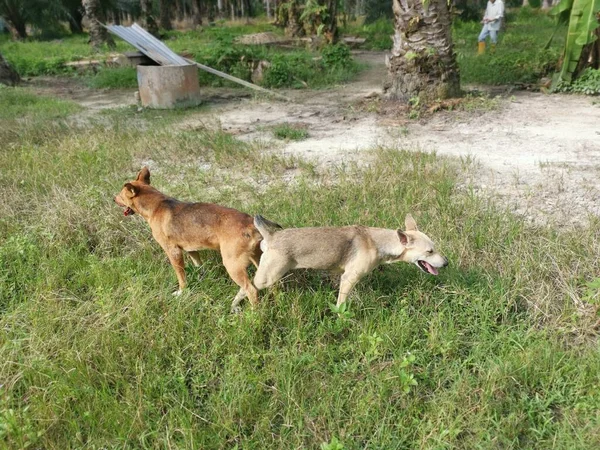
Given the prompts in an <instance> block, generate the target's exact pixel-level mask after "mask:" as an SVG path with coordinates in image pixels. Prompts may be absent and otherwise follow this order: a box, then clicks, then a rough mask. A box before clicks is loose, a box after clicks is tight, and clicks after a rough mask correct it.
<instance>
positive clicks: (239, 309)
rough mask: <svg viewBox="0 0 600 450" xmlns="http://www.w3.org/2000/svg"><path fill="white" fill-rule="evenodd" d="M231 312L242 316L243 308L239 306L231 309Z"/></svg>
mask: <svg viewBox="0 0 600 450" xmlns="http://www.w3.org/2000/svg"><path fill="white" fill-rule="evenodd" d="M229 312H230V313H231V314H241V312H242V308H241V307H240V306H239V305H235V306H232V307H231V310H230V311H229Z"/></svg>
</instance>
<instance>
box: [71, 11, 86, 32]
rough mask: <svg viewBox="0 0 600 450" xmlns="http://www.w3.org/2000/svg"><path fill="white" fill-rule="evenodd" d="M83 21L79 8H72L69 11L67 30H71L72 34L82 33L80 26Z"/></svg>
mask: <svg viewBox="0 0 600 450" xmlns="http://www.w3.org/2000/svg"><path fill="white" fill-rule="evenodd" d="M82 20H83V14H82V11H81V8H74V9H73V10H71V11H69V30H71V33H72V34H81V33H83V25H82V24H81V22H82Z"/></svg>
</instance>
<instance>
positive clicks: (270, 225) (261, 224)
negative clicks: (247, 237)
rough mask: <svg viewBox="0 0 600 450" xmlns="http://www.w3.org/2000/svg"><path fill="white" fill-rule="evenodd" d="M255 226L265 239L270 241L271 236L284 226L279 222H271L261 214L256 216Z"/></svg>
mask: <svg viewBox="0 0 600 450" xmlns="http://www.w3.org/2000/svg"><path fill="white" fill-rule="evenodd" d="M254 226H255V227H256V229H257V230H258V232H259V233H260V234H261V235H262V237H263V239H264V240H265V241H269V238H270V237H271V236H272V235H273V233H276V232H277V230H281V229H283V227H282V226H281V225H279V224H278V223H275V222H271V221H270V220H267V219H265V218H264V217H263V216H261V215H256V216H254Z"/></svg>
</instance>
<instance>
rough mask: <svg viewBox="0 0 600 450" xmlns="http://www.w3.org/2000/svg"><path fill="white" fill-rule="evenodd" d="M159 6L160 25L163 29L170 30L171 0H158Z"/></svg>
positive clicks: (171, 27) (171, 26)
mask: <svg viewBox="0 0 600 450" xmlns="http://www.w3.org/2000/svg"><path fill="white" fill-rule="evenodd" d="M159 8H160V27H161V28H162V29H163V30H167V31H169V30H172V29H173V25H171V11H170V8H171V1H170V0H160V2H159Z"/></svg>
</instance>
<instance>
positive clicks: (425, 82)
mask: <svg viewBox="0 0 600 450" xmlns="http://www.w3.org/2000/svg"><path fill="white" fill-rule="evenodd" d="M393 9H394V24H395V29H396V31H395V34H394V45H393V48H392V53H391V55H390V56H389V57H388V59H387V66H388V79H387V81H386V82H385V84H384V93H385V96H386V98H388V99H393V100H399V101H403V102H408V100H410V99H411V98H414V97H419V98H420V99H421V100H423V101H425V102H428V101H432V100H436V99H443V98H448V97H454V96H458V95H459V94H460V79H459V73H458V66H457V64H456V57H455V54H454V50H453V46H452V34H451V30H450V23H451V19H450V11H449V10H448V4H447V2H446V0H430V1H429V2H428V3H425V2H423V1H422V0H393Z"/></svg>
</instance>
